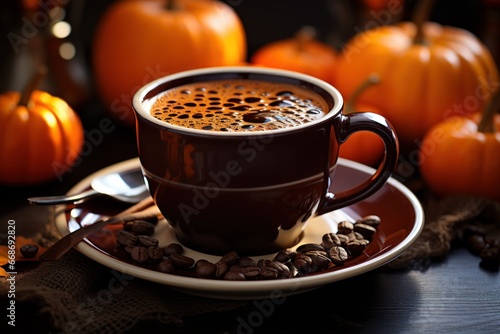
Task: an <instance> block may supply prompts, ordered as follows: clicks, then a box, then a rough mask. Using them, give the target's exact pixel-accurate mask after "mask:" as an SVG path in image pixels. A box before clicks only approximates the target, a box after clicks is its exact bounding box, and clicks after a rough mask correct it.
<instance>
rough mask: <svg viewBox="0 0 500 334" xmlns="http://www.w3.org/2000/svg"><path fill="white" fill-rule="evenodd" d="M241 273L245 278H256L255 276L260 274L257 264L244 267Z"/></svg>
mask: <svg viewBox="0 0 500 334" xmlns="http://www.w3.org/2000/svg"><path fill="white" fill-rule="evenodd" d="M241 273H242V274H243V275H244V276H245V277H246V278H247V279H256V278H257V277H259V276H260V267H258V266H248V267H244V268H243V269H241Z"/></svg>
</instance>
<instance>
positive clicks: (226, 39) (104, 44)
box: [92, 0, 246, 126]
mask: <svg viewBox="0 0 500 334" xmlns="http://www.w3.org/2000/svg"><path fill="white" fill-rule="evenodd" d="M245 58H246V36H245V32H244V29H243V25H242V23H241V21H240V19H239V17H238V16H237V14H236V12H235V11H234V10H233V9H232V8H231V7H230V6H229V5H226V4H225V3H223V2H219V1H215V0H144V1H134V0H121V1H115V2H114V3H113V4H112V5H111V6H110V7H109V8H108V10H107V11H106V13H105V14H104V16H103V17H102V18H101V20H100V22H99V25H98V26H97V29H96V33H95V38H94V40H93V50H92V59H93V72H94V75H95V81H96V84H97V91H98V93H99V95H100V96H101V98H102V100H103V103H104V104H105V106H106V107H108V108H109V110H110V111H111V114H112V115H114V116H115V118H116V119H117V120H118V121H120V122H122V123H124V124H127V125H130V126H133V125H134V124H135V118H134V113H133V112H132V106H131V100H132V96H133V95H134V93H135V92H136V91H137V89H138V88H140V87H141V86H142V85H144V84H146V83H147V82H150V81H152V80H153V79H157V78H159V77H162V76H165V75H167V74H170V73H174V72H178V71H183V70H188V69H194V68H200V67H210V66H224V65H239V64H242V63H243V62H244V61H245Z"/></svg>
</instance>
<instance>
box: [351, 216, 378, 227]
mask: <svg viewBox="0 0 500 334" xmlns="http://www.w3.org/2000/svg"><path fill="white" fill-rule="evenodd" d="M380 222H381V219H380V217H379V216H376V215H369V216H366V217H363V218H361V219H358V220H357V221H356V224H359V223H360V224H365V225H369V226H372V227H375V228H377V226H379V225H380Z"/></svg>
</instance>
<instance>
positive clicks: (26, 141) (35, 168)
mask: <svg viewBox="0 0 500 334" xmlns="http://www.w3.org/2000/svg"><path fill="white" fill-rule="evenodd" d="M37 82H39V78H38V79H37V80H35V81H33V82H32V84H31V85H30V86H29V87H28V89H27V91H26V93H24V94H23V96H21V94H20V93H19V92H6V93H3V94H1V95H0V159H1V161H0V183H1V184H5V185H10V186H29V185H36V184H40V183H44V182H48V181H52V180H55V179H60V178H61V176H62V174H63V173H65V172H68V171H69V170H71V168H72V167H73V165H74V164H75V162H76V160H77V158H78V157H79V154H80V151H81V149H82V145H83V142H84V132H83V125H82V123H81V121H80V118H79V117H78V115H77V114H76V113H75V112H74V111H73V109H72V108H71V107H70V106H69V105H68V104H67V103H66V102H65V101H64V100H62V99H60V98H58V97H55V96H52V95H50V94H49V93H47V92H43V91H40V90H33V89H34V87H36V86H37Z"/></svg>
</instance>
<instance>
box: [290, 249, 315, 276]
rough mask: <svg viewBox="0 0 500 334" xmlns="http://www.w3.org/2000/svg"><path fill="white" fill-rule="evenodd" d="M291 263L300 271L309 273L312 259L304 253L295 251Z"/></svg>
mask: <svg viewBox="0 0 500 334" xmlns="http://www.w3.org/2000/svg"><path fill="white" fill-rule="evenodd" d="M292 263H293V265H294V266H295V267H296V268H297V270H298V271H299V272H300V273H309V272H310V271H311V264H312V259H311V258H310V257H309V256H307V255H305V254H302V253H297V255H296V256H295V258H294V259H293V262H292Z"/></svg>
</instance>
